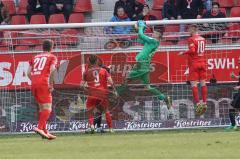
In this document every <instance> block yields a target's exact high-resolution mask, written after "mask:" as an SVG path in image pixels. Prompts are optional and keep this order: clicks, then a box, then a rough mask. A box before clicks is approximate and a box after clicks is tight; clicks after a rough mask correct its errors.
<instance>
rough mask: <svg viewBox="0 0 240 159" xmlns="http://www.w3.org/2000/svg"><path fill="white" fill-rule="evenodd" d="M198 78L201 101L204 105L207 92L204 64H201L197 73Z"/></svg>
mask: <svg viewBox="0 0 240 159" xmlns="http://www.w3.org/2000/svg"><path fill="white" fill-rule="evenodd" d="M199 76H200V85H201V92H202V99H203V103H204V104H205V105H206V103H207V96H208V92H207V85H206V79H207V70H206V64H205V63H202V64H201V69H200V72H199Z"/></svg>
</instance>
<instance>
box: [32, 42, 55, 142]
mask: <svg viewBox="0 0 240 159" xmlns="http://www.w3.org/2000/svg"><path fill="white" fill-rule="evenodd" d="M52 48H53V42H52V41H51V40H45V41H43V51H44V52H43V53H40V54H37V55H36V56H34V57H33V58H32V59H31V61H30V67H29V70H28V76H29V78H30V79H31V81H32V94H33V96H34V97H35V100H36V101H37V103H38V106H39V113H38V114H39V119H38V127H37V128H34V131H35V132H36V133H37V134H39V135H41V136H42V137H43V138H45V139H49V140H51V139H55V138H56V136H54V135H52V134H50V133H49V132H48V131H47V129H46V124H47V120H48V118H49V116H50V114H51V111H52V94H51V92H52V91H53V84H54V80H53V72H54V71H55V69H56V64H57V58H56V56H55V55H53V54H52V53H51V51H52Z"/></svg>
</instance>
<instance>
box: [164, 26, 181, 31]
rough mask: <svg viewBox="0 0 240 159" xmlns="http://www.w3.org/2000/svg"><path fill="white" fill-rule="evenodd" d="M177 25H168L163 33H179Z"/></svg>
mask: <svg viewBox="0 0 240 159" xmlns="http://www.w3.org/2000/svg"><path fill="white" fill-rule="evenodd" d="M179 29H180V28H179V25H169V26H166V27H165V30H164V31H165V32H179Z"/></svg>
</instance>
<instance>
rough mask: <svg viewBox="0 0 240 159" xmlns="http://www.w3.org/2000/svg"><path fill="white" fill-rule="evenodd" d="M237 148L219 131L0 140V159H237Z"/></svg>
mask: <svg viewBox="0 0 240 159" xmlns="http://www.w3.org/2000/svg"><path fill="white" fill-rule="evenodd" d="M239 145H240V132H224V131H222V130H220V131H219V130H217V131H216V130H214V131H213V130H204V131H202V130H191V131H186V130H184V131H160V132H129V133H114V134H107V133H106V134H102V135H101V134H94V135H90V134H88V135H83V134H81V135H80V134H70V135H69V134H65V135H63V134H59V136H58V139H57V140H54V141H47V140H42V139H40V138H39V137H38V136H36V135H30V136H0V159H235V158H238V159H239V156H240V151H239Z"/></svg>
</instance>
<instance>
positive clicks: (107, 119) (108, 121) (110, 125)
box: [105, 112, 112, 129]
mask: <svg viewBox="0 0 240 159" xmlns="http://www.w3.org/2000/svg"><path fill="white" fill-rule="evenodd" d="M105 116H106V121H107V124H108V128H109V129H111V128H112V117H111V114H110V112H106V113H105Z"/></svg>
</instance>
